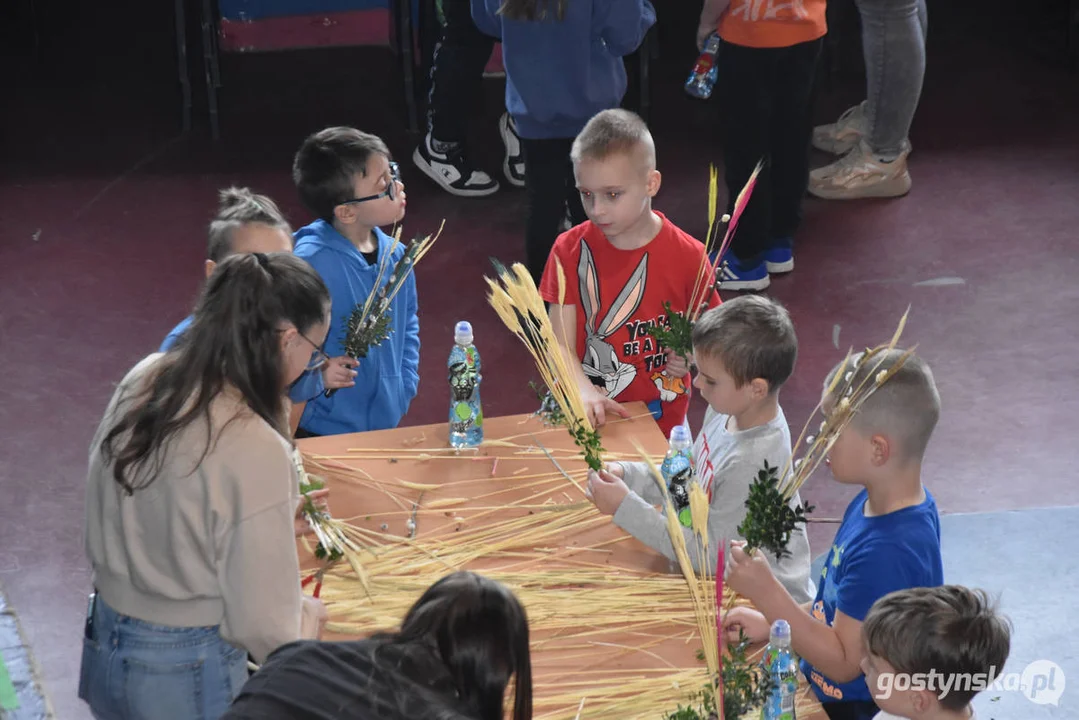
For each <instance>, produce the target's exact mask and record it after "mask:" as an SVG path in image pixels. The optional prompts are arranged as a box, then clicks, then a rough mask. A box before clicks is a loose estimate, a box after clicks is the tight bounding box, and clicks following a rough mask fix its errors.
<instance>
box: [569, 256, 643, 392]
mask: <svg viewBox="0 0 1079 720" xmlns="http://www.w3.org/2000/svg"><path fill="white" fill-rule="evenodd" d="M647 277H648V253H645V254H644V257H642V258H641V262H640V263H638V265H637V268H636V269H635V270H634V271H633V274H632V275H630V277H629V280H628V281H627V282H626V284H625V286H624V287H623V288H622V291H621V292H620V293H618V297H616V298H615V299H614V302H613V303H612V304H611V307H610V308H609V309H608V310H607V314H606V315H604V316H603V320H602V321H601V322H600V323H599V324H598V325H597V324H596V315H597V314H598V313H599V310H600V307H601V306H600V298H599V276H598V275H597V273H596V264H595V261H594V260H593V259H592V251H591V250H590V249H589V247H588V243H586V242H585V241H584V240H581V259H580V260H579V261H578V263H577V279H578V281H579V283H580V291H581V306H582V307H583V308H584V317H585V321H584V330H585V347H584V357H583V359H582V360H581V365H582V366H583V367H584V374H585V375H587V376H588V379H589V380H591V381H592V384H593V385H595V386H596V387H597V388H598V389H599V390H600V391H601V392H603V393H604V394H606V395H607V397H609V398H612V399H614V398H617V397H618V395H619V394H620V393H621V392H622V391H623V390H625V389H626V388H627V387H629V385H630V383H632V382H633V379H634V378H635V377H637V367H636V366H635V365H633V364H631V363H625V362H622V361H621V360H619V359H618V354H617V353H616V352H615V350H614V346H612V345H611V344H610V343H609V342H607V338H609V337H610V336H611V335H613V334H614V333H615V331H617V330H618V329H619V328H621V327H622V326H623V325H624V324H625V322H626V321H627V320H629V319H630V318H631V317H632V316H633V313H635V312H637V308H638V306H640V304H641V298H643V297H644V286H645V280H646V278H647Z"/></svg>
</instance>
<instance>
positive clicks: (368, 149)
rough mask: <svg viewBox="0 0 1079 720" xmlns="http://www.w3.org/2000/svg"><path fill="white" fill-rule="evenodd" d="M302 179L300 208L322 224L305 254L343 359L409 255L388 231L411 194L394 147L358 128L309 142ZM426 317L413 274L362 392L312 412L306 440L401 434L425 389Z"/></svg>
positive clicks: (300, 251) (299, 166)
mask: <svg viewBox="0 0 1079 720" xmlns="http://www.w3.org/2000/svg"><path fill="white" fill-rule="evenodd" d="M292 176H293V179H294V180H295V182H296V188H297V190H298V191H299V193H300V199H301V200H302V201H303V203H304V205H306V206H307V209H308V210H310V211H311V212H312V213H313V214H314V215H316V216H317V217H318V218H319V219H318V220H316V221H315V222H313V223H311V224H310V225H308V226H306V227H303V228H300V230H299V231H297V233H296V250H295V252H296V254H297V255H298V256H300V257H302V258H303V259H304V260H306V261H307V262H308V263H310V264H311V266H312V267H313V268H315V270H317V271H318V274H319V275H321V276H322V281H323V282H325V283H326V287H327V288H328V289H329V291H330V299H331V301H332V303H333V307H332V308H331V310H330V331H329V334H328V335H327V336H326V337H327V339H326V352H327V354H329V355H331V356H334V355H342V354H344V342H343V341H344V339H345V329H346V327H347V322H348V317H349V315H350V314H351V313H352V311H353V309H354V308H355V307H356V305H358V304H360V303H363V302H364V301H365V300H366V299H367V297H368V296H369V295H370V294H371V291H372V290H373V289H375V286H376V283H377V282H379V267H380V265H382V263H383V261H384V260H385V264H386V267H387V270H386V273H385V275H384V276H383V277H382V279H381V282H382V283H383V284H385V282H386V281H387V280H388V279H389V275H390V270H391V269H392V268H393V266H394V264H395V263H396V262H397V261H398V260H399V259H400V258H401V257H402V256H403V255H404V252H405V246H404V245H403V244H400V245H398V246H397V247H396V248H394V247H393V243H394V241H393V239H392V238H391V237H389V236H388V235H387V234H386V233H384V232H382V230H380V229H379V227H380V226H384V225H394V224H396V223H398V222H400V221H401V219H402V218H403V217H404V216H405V190H404V187H405V186H404V184H403V183H402V182H401V179H400V177H399V175H398V173H397V164H396V163H394V162H392V161H391V159H390V151H389V149H388V148H387V147H386V144H385V143H384V142H383V141H382V140H381V139H380V138H378V137H377V136H375V135H370V134H368V133H365V132H360V131H359V130H356V129H355V128H349V127H331V128H326V129H325V130H320V131H319V132H317V133H315V134H313V135H311V136H310V137H308V138H307V139H306V140H304V142H303V145H301V146H300V149H299V151H297V153H296V159H295V161H294V163H293V169H292ZM387 253H389V254H390V255H389V257H388V258H387V257H386V256H387ZM416 312H417V301H416V277H415V275H414V274H413V273H411V272H410V273H409V274H408V277H407V279H406V280H405V283H404V285H403V287H402V288H401V290H400V292H399V293H398V294H397V296H396V297H395V298H394V299H393V302H392V303H390V307H389V318H390V333H389V337H388V338H387V339H386V340H384V341H382V343H381V344H380V345H377V346H375V347H373V348H371V351H370V352H369V354H368V355H367V357H365V358H363V359H362V360H361V361H360V363H359V365H358V366H357V367H356V370H357V372H358V375H357V377H356V381H355V385H354V386H353V387H349V388H345V389H343V390H340V391H338V392H337V393H334V394H332V395H329V396H327V395H325V394H324V395H321V396H319V397H317V398H315V399H314V400H312V401H310V402H308V403H307V406H306V407H305V408H304V412H303V415H302V416H301V417H300V428H299V430H298V431H297V437H305V436H318V435H338V434H341V433H352V432H364V431H367V430H384V429H387V428H393V427H397V424H398V423H399V422H400V421H401V418H402V417H403V416H404V414H405V412H406V411H407V410H408V406H409V404H410V403H411V402H412V398H414V397H415V396H416V390H417V389H418V387H419V383H420V374H419V363H420V322H419V319H418V318H417V316H416Z"/></svg>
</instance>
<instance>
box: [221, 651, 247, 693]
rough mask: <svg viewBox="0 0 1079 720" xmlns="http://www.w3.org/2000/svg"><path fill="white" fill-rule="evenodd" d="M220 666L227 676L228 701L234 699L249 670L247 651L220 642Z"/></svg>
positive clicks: (245, 680) (241, 687)
mask: <svg viewBox="0 0 1079 720" xmlns="http://www.w3.org/2000/svg"><path fill="white" fill-rule="evenodd" d="M221 648H222V650H221V667H222V668H223V669H224V670H225V677H226V678H227V683H228V684H227V686H226V687H225V691H226V694H227V695H228V699H229V700H230V701H232V700H235V699H236V696H237V695H239V694H240V690H242V689H243V686H244V684H245V683H246V682H247V678H248V677H249V676H250V674H251V673H250V672H248V670H247V651H246V650H241V649H240V648H238V647H234V646H232V645H229V644H228V643H227V642H224V641H222V642H221Z"/></svg>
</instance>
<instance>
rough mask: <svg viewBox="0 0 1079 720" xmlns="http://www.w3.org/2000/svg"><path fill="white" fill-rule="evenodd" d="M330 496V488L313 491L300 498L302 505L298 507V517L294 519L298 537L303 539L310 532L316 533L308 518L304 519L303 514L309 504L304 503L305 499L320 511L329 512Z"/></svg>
mask: <svg viewBox="0 0 1079 720" xmlns="http://www.w3.org/2000/svg"><path fill="white" fill-rule="evenodd" d="M329 496H330V490H329V488H323V489H322V490H312V491H311V492H309V493H307V494H306V495H301V496H300V504H299V505H297V506H296V517H295V518H293V526H294V529H295V531H296V537H303V536H304V535H306V534H307V533H309V532H314V531H313V530H311V523H309V522H308V521H307V518H306V517H304V514H303V509H304V506H305V505H306V504H307V503H306V502H304V498H306V499H308V500H310V501H311V503H312V504H313V505H314V506H315V507H316V508H318V509H319V510H326V511H327V512H328V511H329V509H330V503H329V501H328V500H327V499H326V498H328V497H329Z"/></svg>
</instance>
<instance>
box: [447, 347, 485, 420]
mask: <svg viewBox="0 0 1079 720" xmlns="http://www.w3.org/2000/svg"><path fill="white" fill-rule="evenodd" d="M455 355H456V357H455V358H454V361H452V362H451V363H450V366H449V381H450V431H451V432H455V433H464V432H467V431H468V430H469V429H470V428H472V426H473V425H475V424H478V423H480V422H482V416H481V414H480V413H481V411H480V409H479V403H478V402H476V397H475V396H476V390H477V387H478V385H479V383H480V373H479V363H478V360H479V358H478V354H477V353H476V348H475V347H472V346H469V347H467V348H463V349H462V352H460V353H459V354H458V353H455Z"/></svg>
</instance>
